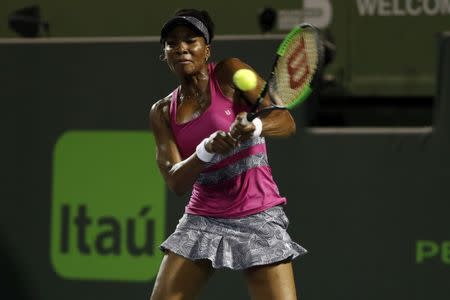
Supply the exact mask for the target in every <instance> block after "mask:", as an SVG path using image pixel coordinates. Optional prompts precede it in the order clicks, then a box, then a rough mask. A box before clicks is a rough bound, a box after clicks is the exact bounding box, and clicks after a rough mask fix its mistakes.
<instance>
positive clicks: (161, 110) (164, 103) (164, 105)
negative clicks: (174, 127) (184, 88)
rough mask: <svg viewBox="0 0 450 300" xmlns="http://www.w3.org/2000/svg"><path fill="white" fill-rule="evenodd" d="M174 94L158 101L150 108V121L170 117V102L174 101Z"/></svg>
mask: <svg viewBox="0 0 450 300" xmlns="http://www.w3.org/2000/svg"><path fill="white" fill-rule="evenodd" d="M172 94H173V92H172V93H170V94H169V95H167V96H166V97H164V98H162V99H159V100H157V101H156V102H155V103H154V104H153V105H152V107H151V108H150V119H153V118H160V117H168V115H169V108H170V102H171V101H172Z"/></svg>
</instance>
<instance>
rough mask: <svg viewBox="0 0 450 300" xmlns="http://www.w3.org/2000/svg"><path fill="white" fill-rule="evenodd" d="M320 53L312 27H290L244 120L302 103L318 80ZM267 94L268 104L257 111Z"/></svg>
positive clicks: (321, 56)
mask: <svg viewBox="0 0 450 300" xmlns="http://www.w3.org/2000/svg"><path fill="white" fill-rule="evenodd" d="M323 53H324V51H323V45H322V41H321V39H320V35H319V31H318V30H317V29H316V27H314V26H313V25H311V24H308V23H303V24H300V25H298V26H296V27H295V28H293V29H292V30H291V31H290V32H289V33H288V34H287V35H286V37H285V38H284V40H283V41H282V42H281V44H280V46H279V47H278V50H277V56H276V58H275V61H274V63H273V67H272V72H271V73H270V75H269V77H268V78H267V80H266V84H265V85H264V86H263V88H262V90H261V92H260V94H259V96H258V99H257V101H256V102H255V104H254V105H253V106H252V108H251V110H250V112H249V113H248V114H247V121H249V122H251V121H252V120H253V119H255V118H256V117H258V116H260V115H261V114H264V113H267V112H270V111H272V110H275V109H289V110H291V109H293V108H294V107H296V106H297V105H299V104H300V103H302V102H303V101H305V100H306V99H307V98H308V97H309V96H310V95H311V93H312V91H313V89H314V88H315V87H316V86H317V83H318V81H319V76H320V71H321V68H322V65H323V59H324V58H323V56H324V55H323ZM267 93H269V96H270V100H271V102H272V105H271V106H268V107H264V108H262V109H259V106H260V104H261V102H262V101H263V99H264V97H265V96H266V94H267ZM258 109H259V110H258Z"/></svg>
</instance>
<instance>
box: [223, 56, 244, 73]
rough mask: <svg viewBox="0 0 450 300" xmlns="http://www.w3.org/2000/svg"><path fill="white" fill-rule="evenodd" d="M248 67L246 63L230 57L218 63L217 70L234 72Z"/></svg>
mask: <svg viewBox="0 0 450 300" xmlns="http://www.w3.org/2000/svg"><path fill="white" fill-rule="evenodd" d="M246 66H248V65H247V64H246V63H245V62H244V61H242V60H241V59H240V58H237V57H228V58H225V59H223V60H221V61H220V62H218V63H217V65H216V69H217V70H221V71H231V72H234V71H236V70H238V69H242V68H243V67H246Z"/></svg>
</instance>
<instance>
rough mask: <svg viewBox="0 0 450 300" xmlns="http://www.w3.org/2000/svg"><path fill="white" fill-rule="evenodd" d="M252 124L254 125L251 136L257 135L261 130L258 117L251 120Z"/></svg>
mask: <svg viewBox="0 0 450 300" xmlns="http://www.w3.org/2000/svg"><path fill="white" fill-rule="evenodd" d="M252 123H253V125H255V131H253V137H259V136H260V135H261V132H262V129H263V128H262V122H261V119H260V118H254V119H253V121H252Z"/></svg>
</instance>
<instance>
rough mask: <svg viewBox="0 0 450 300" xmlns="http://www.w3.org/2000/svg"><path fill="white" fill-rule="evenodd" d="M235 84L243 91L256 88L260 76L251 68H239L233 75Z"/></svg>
mask: <svg viewBox="0 0 450 300" xmlns="http://www.w3.org/2000/svg"><path fill="white" fill-rule="evenodd" d="M233 82H234V85H236V87H237V88H238V89H240V90H241V91H244V92H245V91H250V90H253V89H254V88H256V85H257V84H258V78H257V77H256V74H255V72H253V71H252V70H250V69H239V70H237V71H236V72H235V73H234V75H233Z"/></svg>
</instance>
